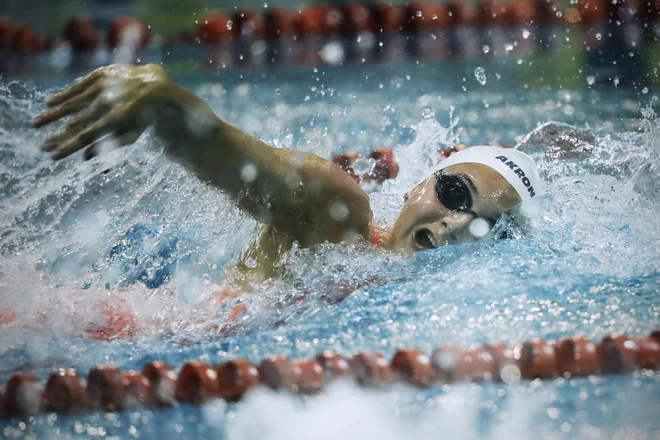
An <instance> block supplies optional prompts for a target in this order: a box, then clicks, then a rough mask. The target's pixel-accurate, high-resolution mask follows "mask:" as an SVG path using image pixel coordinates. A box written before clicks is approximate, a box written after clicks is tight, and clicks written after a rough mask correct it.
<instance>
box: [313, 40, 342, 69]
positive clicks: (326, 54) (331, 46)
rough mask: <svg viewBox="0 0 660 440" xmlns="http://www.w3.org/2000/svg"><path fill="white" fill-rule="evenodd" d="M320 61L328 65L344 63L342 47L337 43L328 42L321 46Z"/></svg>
mask: <svg viewBox="0 0 660 440" xmlns="http://www.w3.org/2000/svg"><path fill="white" fill-rule="evenodd" d="M319 54H320V55H321V59H322V60H323V61H325V62H326V63H328V64H339V63H341V62H342V61H344V47H343V46H342V45H341V44H339V43H338V42H330V43H328V44H326V45H325V46H323V49H321V52H320V53H319Z"/></svg>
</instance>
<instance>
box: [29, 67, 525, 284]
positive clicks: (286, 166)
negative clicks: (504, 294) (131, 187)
mask: <svg viewBox="0 0 660 440" xmlns="http://www.w3.org/2000/svg"><path fill="white" fill-rule="evenodd" d="M48 105H49V107H50V109H48V110H47V111H45V112H44V113H43V114H41V115H40V116H39V117H37V118H36V119H35V120H34V121H33V124H34V126H35V127H37V128H39V127H43V126H45V125H48V124H51V123H53V122H56V121H59V120H61V119H62V118H64V117H67V116H72V115H73V116H74V117H73V119H71V120H70V121H69V122H68V123H67V124H66V125H65V126H64V127H63V128H62V129H61V130H60V131H59V132H57V133H55V134H54V135H51V136H50V137H48V138H47V139H46V140H45V141H44V143H43V144H42V146H41V148H42V150H43V151H46V152H49V153H50V154H51V157H52V158H53V159H55V160H59V159H63V158H65V157H67V156H69V155H71V154H74V153H76V152H77V151H80V150H82V151H83V152H84V154H83V156H84V158H85V159H89V158H92V157H94V156H95V155H96V154H98V153H99V152H100V148H99V147H100V146H102V145H103V144H107V143H108V140H111V141H112V145H114V146H116V147H117V146H118V147H120V146H124V145H129V144H132V143H133V142H135V140H137V138H138V137H139V136H140V135H141V134H142V132H143V131H144V130H145V129H146V128H147V127H149V126H155V132H156V134H157V135H158V136H160V137H161V138H162V139H163V140H164V142H165V154H167V155H168V157H169V158H170V159H172V160H174V161H176V162H179V163H181V164H183V165H184V166H186V167H187V168H188V169H189V170H190V171H192V172H193V173H194V174H195V175H196V176H197V177H199V178H200V179H201V180H202V181H205V182H207V183H209V184H211V185H213V186H215V187H217V188H219V189H220V190H222V191H224V192H225V193H227V194H228V195H229V196H230V197H231V198H232V199H233V200H234V201H235V202H236V204H237V205H238V206H239V207H241V208H242V209H243V210H245V211H246V212H247V213H249V214H250V215H252V216H253V217H254V218H256V219H257V220H259V221H260V222H261V223H262V224H263V225H264V227H263V229H262V232H261V233H260V234H259V235H258V237H256V238H255V240H254V241H253V242H252V243H251V244H250V245H249V246H248V248H247V249H246V251H245V252H244V254H243V258H241V259H240V260H239V262H238V264H237V268H238V272H239V273H240V274H241V275H240V276H239V277H245V278H246V280H245V281H246V282H245V283H239V284H247V283H249V282H255V281H257V282H258V281H260V280H265V279H267V278H270V277H272V276H274V275H276V272H278V271H277V270H276V268H277V267H278V266H279V265H280V264H281V262H282V261H283V256H284V255H285V254H286V253H288V251H289V250H290V248H291V246H292V243H293V242H294V241H297V242H298V243H299V244H300V246H301V247H309V246H313V245H315V244H319V243H323V242H326V241H329V242H332V243H338V242H341V241H346V240H355V239H356V238H359V237H363V238H364V239H366V240H368V241H372V239H373V228H372V212H371V207H370V204H369V197H368V196H367V194H366V193H365V192H364V191H363V190H362V188H361V187H360V186H359V185H358V184H357V183H356V182H355V181H354V180H353V179H352V178H351V177H350V176H349V175H348V174H347V173H346V172H344V171H343V170H342V169H341V168H339V167H337V166H336V165H334V164H333V163H331V162H329V161H327V160H325V159H323V158H321V157H318V156H315V155H312V154H306V153H302V152H298V151H294V150H289V149H285V148H272V147H270V146H268V145H266V144H265V143H263V142H261V141H260V140H259V139H257V138H255V137H253V136H251V135H248V134H246V133H244V132H242V131H240V130H238V129H237V128H235V127H233V126H231V125H229V124H227V123H226V122H224V121H222V120H221V119H220V118H218V117H217V115H216V114H215V113H214V112H213V111H212V109H211V108H210V107H209V106H208V105H207V104H206V102H205V101H204V100H202V99H201V98H199V97H198V96H196V95H195V94H194V93H192V92H191V91H190V90H188V89H186V88H185V87H183V86H181V85H179V84H176V83H175V82H173V81H172V80H171V79H170V78H169V76H168V75H167V73H166V72H165V70H164V69H163V68H162V67H161V66H158V65H147V66H122V65H113V66H107V67H103V68H100V69H97V70H95V71H94V72H92V73H91V74H90V75H88V76H87V77H85V78H84V79H82V80H81V81H79V82H77V83H76V84H74V85H72V86H70V87H69V88H67V89H65V90H64V91H62V92H60V93H58V94H56V95H55V96H53V97H52V98H51V100H50V101H49V102H48ZM444 172H445V173H448V174H457V175H461V176H462V177H463V178H465V179H467V180H469V181H470V182H471V188H470V193H471V195H472V199H473V205H472V210H473V211H474V212H475V213H476V214H477V215H478V216H480V217H483V218H486V219H488V220H490V221H491V222H493V221H495V220H497V218H499V216H500V215H501V214H502V213H503V212H505V211H507V210H508V209H510V208H511V207H512V206H514V205H516V204H517V203H519V202H520V198H519V197H518V195H517V194H516V192H515V191H514V189H513V188H512V187H511V186H510V185H509V184H508V183H507V182H506V181H505V180H504V178H502V177H501V176H500V175H499V174H498V173H496V172H495V171H494V170H492V169H490V168H488V167H486V166H483V165H479V164H459V165H454V166H451V167H448V168H447V169H446V170H445V171H444ZM435 181H436V177H435V176H430V177H428V178H426V179H425V180H423V181H422V182H421V183H420V184H419V185H417V186H416V187H415V188H413V189H412V190H411V191H410V193H409V195H408V200H407V202H406V203H405V205H404V206H403V208H402V210H401V214H400V215H399V218H398V219H397V221H396V223H395V224H394V227H393V229H392V231H391V233H390V235H389V239H388V247H389V248H390V249H392V250H393V251H397V252H401V253H404V254H412V253H413V252H416V251H421V250H425V249H427V248H429V247H437V246H442V245H445V244H451V243H459V242H465V241H473V240H474V238H473V237H472V235H471V234H470V233H469V232H468V228H469V224H470V222H471V221H472V220H473V219H474V216H473V215H472V214H467V213H462V212H454V211H450V210H449V209H447V208H446V207H445V206H444V205H443V204H442V203H440V201H439V200H438V197H437V196H436V192H435ZM472 186H473V187H472ZM429 243H431V244H430V245H429ZM248 258H249V259H250V260H251V261H252V263H251V264H250V265H249V267H248V266H247V265H245V264H244V261H245V260H246V259H248ZM255 260H256V261H257V264H256V266H255V265H254V261H255ZM255 276H256V277H255ZM231 277H232V278H236V277H237V276H236V275H235V274H234V275H232V276H231ZM247 278H249V280H247ZM255 278H256V279H255Z"/></svg>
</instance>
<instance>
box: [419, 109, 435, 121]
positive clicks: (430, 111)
mask: <svg viewBox="0 0 660 440" xmlns="http://www.w3.org/2000/svg"><path fill="white" fill-rule="evenodd" d="M434 116H435V110H434V109H432V108H425V109H424V110H422V117H423V118H424V119H431V118H433V117H434Z"/></svg>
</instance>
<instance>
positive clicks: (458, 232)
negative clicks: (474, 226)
mask: <svg viewBox="0 0 660 440" xmlns="http://www.w3.org/2000/svg"><path fill="white" fill-rule="evenodd" d="M471 221H472V215H470V214H468V213H465V212H450V213H448V214H447V215H445V216H443V217H442V219H440V220H439V222H437V223H439V224H437V225H436V228H437V230H436V231H434V234H435V236H436V239H437V241H438V242H439V243H447V244H452V243H460V242H462V241H464V240H463V237H464V236H465V232H466V231H467V230H468V228H469V226H470V222H471Z"/></svg>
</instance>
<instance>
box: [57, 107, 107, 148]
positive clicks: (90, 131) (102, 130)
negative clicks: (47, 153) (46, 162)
mask: <svg viewBox="0 0 660 440" xmlns="http://www.w3.org/2000/svg"><path fill="white" fill-rule="evenodd" d="M118 129H119V124H118V122H117V118H115V117H113V116H112V113H111V114H109V115H108V116H106V117H104V118H103V119H100V120H98V121H97V122H95V123H93V124H92V125H90V126H89V127H87V128H86V129H84V130H83V131H81V132H80V133H78V134H77V135H76V136H75V137H74V138H72V139H71V140H70V141H68V142H67V143H66V144H64V145H62V146H60V147H59V148H57V149H55V150H53V151H52V152H51V157H52V158H53V160H60V159H64V158H65V157H67V156H70V155H72V154H73V153H75V152H76V151H79V150H82V149H83V148H85V147H86V146H88V145H90V144H91V143H92V142H94V141H96V140H98V139H100V138H102V137H103V136H105V135H108V134H111V133H114V132H116V131H118Z"/></svg>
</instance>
